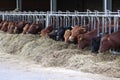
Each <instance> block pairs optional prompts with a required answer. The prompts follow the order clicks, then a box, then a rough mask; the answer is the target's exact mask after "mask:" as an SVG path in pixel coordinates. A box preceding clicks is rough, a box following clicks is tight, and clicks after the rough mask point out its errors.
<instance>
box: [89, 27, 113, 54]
mask: <svg viewBox="0 0 120 80" xmlns="http://www.w3.org/2000/svg"><path fill="white" fill-rule="evenodd" d="M113 32H114V27H112V28H111V33H113ZM107 34H109V32H108V31H107V32H105V33H100V34H99V35H98V36H96V37H94V38H92V40H91V45H90V47H91V52H94V53H98V50H99V47H100V41H101V38H102V37H103V36H105V35H107Z"/></svg>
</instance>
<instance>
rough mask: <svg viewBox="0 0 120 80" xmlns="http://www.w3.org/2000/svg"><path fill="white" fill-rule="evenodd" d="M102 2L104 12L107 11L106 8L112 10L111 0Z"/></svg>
mask: <svg viewBox="0 0 120 80" xmlns="http://www.w3.org/2000/svg"><path fill="white" fill-rule="evenodd" d="M103 4H104V6H103V7H104V8H103V9H104V12H107V10H110V11H112V0H103Z"/></svg>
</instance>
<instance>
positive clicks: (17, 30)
mask: <svg viewBox="0 0 120 80" xmlns="http://www.w3.org/2000/svg"><path fill="white" fill-rule="evenodd" d="M25 24H26V22H24V21H21V22H17V23H16V26H15V33H18V34H19V33H22V32H23V28H24V26H25Z"/></svg>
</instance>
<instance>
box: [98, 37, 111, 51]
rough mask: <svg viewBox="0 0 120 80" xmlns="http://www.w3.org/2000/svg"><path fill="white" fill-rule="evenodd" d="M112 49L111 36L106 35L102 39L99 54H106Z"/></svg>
mask: <svg viewBox="0 0 120 80" xmlns="http://www.w3.org/2000/svg"><path fill="white" fill-rule="evenodd" d="M111 47H112V42H111V40H110V37H109V35H106V36H104V37H102V38H101V42H100V48H99V52H105V51H107V50H109V49H110V48H111Z"/></svg>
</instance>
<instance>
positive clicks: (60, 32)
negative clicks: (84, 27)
mask: <svg viewBox="0 0 120 80" xmlns="http://www.w3.org/2000/svg"><path fill="white" fill-rule="evenodd" d="M67 29H70V30H71V29H72V27H59V28H56V29H54V30H53V31H52V32H51V33H49V34H48V36H49V37H50V38H52V39H54V40H57V41H64V33H65V30H67Z"/></svg>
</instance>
